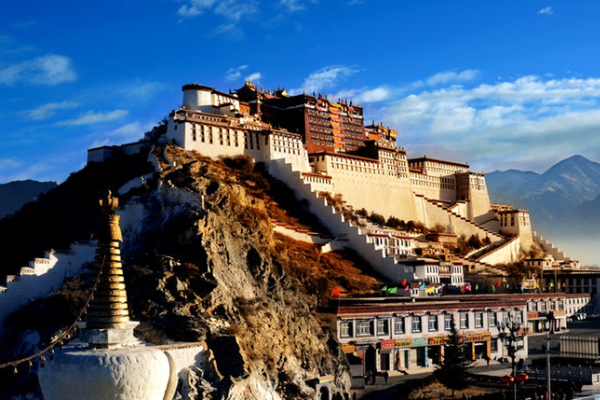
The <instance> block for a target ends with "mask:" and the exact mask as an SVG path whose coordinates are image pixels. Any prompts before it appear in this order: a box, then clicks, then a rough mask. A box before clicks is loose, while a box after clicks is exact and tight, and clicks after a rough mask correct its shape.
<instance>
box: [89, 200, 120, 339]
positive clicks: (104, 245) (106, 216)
mask: <svg viewBox="0 0 600 400" xmlns="http://www.w3.org/2000/svg"><path fill="white" fill-rule="evenodd" d="M99 203H100V207H101V209H102V217H101V220H100V223H99V226H98V231H97V240H98V245H97V248H96V257H95V261H94V267H93V268H94V270H95V271H96V272H99V273H100V280H99V281H98V285H97V287H96V291H95V292H94V298H93V300H92V302H91V303H90V306H89V308H88V311H87V326H86V327H87V328H88V329H114V328H125V327H126V325H127V322H129V309H128V307H127V292H126V291H125V280H124V278H123V266H122V264H121V250H120V248H119V246H120V243H121V242H122V241H123V236H122V235H121V228H120V227H119V216H118V215H116V214H115V210H116V209H117V207H118V206H119V199H118V198H116V197H113V196H112V194H111V192H110V191H109V192H108V195H107V197H106V198H104V199H101V200H100V201H99Z"/></svg>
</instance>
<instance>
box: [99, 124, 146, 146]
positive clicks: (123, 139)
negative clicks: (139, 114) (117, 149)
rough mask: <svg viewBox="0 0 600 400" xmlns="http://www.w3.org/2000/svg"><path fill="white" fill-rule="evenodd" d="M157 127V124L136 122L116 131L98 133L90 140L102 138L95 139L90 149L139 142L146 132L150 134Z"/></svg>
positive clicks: (120, 127)
mask: <svg viewBox="0 0 600 400" xmlns="http://www.w3.org/2000/svg"><path fill="white" fill-rule="evenodd" d="M155 125H156V124H155V123H154V122H151V121H148V122H146V123H142V122H140V121H134V122H130V123H128V124H125V125H122V126H119V127H118V128H115V129H111V130H107V131H100V132H96V133H94V134H93V135H90V138H96V137H100V138H101V139H94V141H93V142H92V143H91V145H90V148H94V147H101V146H106V145H112V144H123V143H132V142H135V141H138V140H140V139H141V138H142V137H143V135H144V133H145V132H148V131H149V130H150V129H152V128H153V127H154V126H155Z"/></svg>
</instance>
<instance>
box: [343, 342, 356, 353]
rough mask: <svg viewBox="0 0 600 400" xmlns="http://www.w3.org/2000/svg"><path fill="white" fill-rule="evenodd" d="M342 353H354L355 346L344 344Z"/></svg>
mask: <svg viewBox="0 0 600 400" xmlns="http://www.w3.org/2000/svg"><path fill="white" fill-rule="evenodd" d="M342 351H343V352H344V353H354V345H353V344H348V343H345V344H342Z"/></svg>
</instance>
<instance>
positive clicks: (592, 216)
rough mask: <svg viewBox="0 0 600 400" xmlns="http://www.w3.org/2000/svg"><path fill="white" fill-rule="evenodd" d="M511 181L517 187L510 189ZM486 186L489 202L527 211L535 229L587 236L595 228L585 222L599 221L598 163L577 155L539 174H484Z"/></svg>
mask: <svg viewBox="0 0 600 400" xmlns="http://www.w3.org/2000/svg"><path fill="white" fill-rule="evenodd" d="M511 182H512V183H513V184H514V183H516V182H518V185H515V186H513V187H512V188H511V187H510V184H511ZM486 183H487V185H488V191H489V195H490V200H491V201H492V203H508V204H514V205H515V206H518V207H521V208H526V209H528V210H529V212H530V214H531V217H532V220H533V221H534V223H535V225H536V226H535V228H536V229H538V228H539V229H541V230H543V231H546V232H553V233H557V234H558V233H562V234H564V233H572V232H574V231H578V230H582V229H583V230H584V231H589V232H590V233H591V232H594V231H595V229H594V227H593V226H592V224H591V223H590V222H589V221H592V220H593V221H597V220H600V200H599V196H600V163H597V162H594V161H591V160H589V159H587V158H585V157H583V156H581V155H573V156H571V157H568V158H566V159H564V160H561V161H559V162H558V163H556V164H555V165H553V166H552V167H550V168H548V170H546V171H545V172H544V173H542V174H537V173H535V172H531V171H520V170H516V169H510V170H507V171H494V172H492V173H489V174H486ZM517 186H518V187H517Z"/></svg>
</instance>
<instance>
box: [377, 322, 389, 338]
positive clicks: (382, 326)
mask: <svg viewBox="0 0 600 400" xmlns="http://www.w3.org/2000/svg"><path fill="white" fill-rule="evenodd" d="M389 334H390V325H389V323H388V319H387V318H385V319H378V320H377V336H382V335H389Z"/></svg>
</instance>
